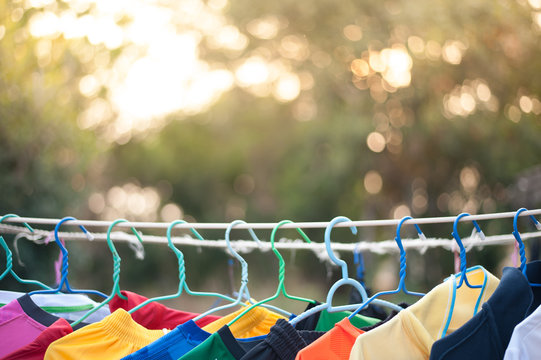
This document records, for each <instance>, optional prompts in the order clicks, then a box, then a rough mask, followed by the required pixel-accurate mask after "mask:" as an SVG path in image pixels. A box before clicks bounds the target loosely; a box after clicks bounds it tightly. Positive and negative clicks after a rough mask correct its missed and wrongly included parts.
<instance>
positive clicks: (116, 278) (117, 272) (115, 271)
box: [71, 219, 143, 328]
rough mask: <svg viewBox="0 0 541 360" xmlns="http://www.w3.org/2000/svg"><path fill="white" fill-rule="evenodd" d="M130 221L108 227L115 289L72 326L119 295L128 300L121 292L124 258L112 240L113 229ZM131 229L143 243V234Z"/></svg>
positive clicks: (117, 222)
mask: <svg viewBox="0 0 541 360" xmlns="http://www.w3.org/2000/svg"><path fill="white" fill-rule="evenodd" d="M124 222H126V223H127V222H128V220H125V219H118V220H115V221H113V222H112V223H111V225H109V228H108V229H107V245H109V250H110V251H111V254H112V255H113V290H112V291H111V295H109V296H108V297H107V299H105V300H103V301H102V302H101V303H100V304H99V305H97V306H96V307H95V308H93V309H91V310H89V311H88V312H87V313H86V314H84V315H83V316H82V317H81V318H80V319H79V320H77V321H75V322H73V323H71V327H72V328H73V327H75V326H77V325H79V324H80V323H81V322H82V321H84V320H85V319H86V318H88V317H89V316H90V315H92V314H93V313H95V312H96V311H98V310H99V309H101V308H102V307H103V306H105V305H107V304H108V303H109V302H110V301H111V300H112V299H113V298H114V297H115V295H117V296H118V297H120V298H122V299H124V300H126V299H127V298H126V297H125V296H124V295H122V293H121V292H120V285H119V283H120V261H121V260H122V259H121V258H120V256H119V255H118V252H117V251H116V248H115V245H114V244H113V241H112V240H111V231H112V230H113V228H114V227H115V226H116V225H117V224H120V223H124ZM131 231H132V232H133V234H134V235H135V236H136V237H137V239H138V240H139V241H140V242H141V243H142V242H143V239H141V236H140V235H139V233H138V232H137V230H135V228H134V227H133V226H132V227H131Z"/></svg>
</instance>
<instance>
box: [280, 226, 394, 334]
mask: <svg viewBox="0 0 541 360" xmlns="http://www.w3.org/2000/svg"><path fill="white" fill-rule="evenodd" d="M349 221H351V220H350V219H348V218H347V217H345V216H338V217H335V218H334V219H332V220H331V222H330V223H329V225H327V227H326V228H325V248H326V249H327V254H328V255H329V257H330V258H331V260H332V261H333V262H334V263H335V264H336V265H338V266H340V267H341V268H342V278H341V279H340V280H338V281H337V282H335V283H334V284H333V285H332V286H331V288H330V289H329V292H328V293H327V300H326V302H325V303H323V304H321V305H318V306H316V307H313V308H311V309H309V310H307V311H305V312H303V313H302V314H300V315H299V316H297V317H295V318H293V319H292V320H290V324H291V325H293V326H295V325H296V324H297V323H298V322H299V321H301V320H303V319H306V318H307V317H309V316H311V315H313V314H316V313H318V312H320V311H322V310H327V311H328V312H337V311H353V310H356V309H357V308H358V307H359V306H360V305H361V304H350V305H344V306H336V307H335V306H332V299H333V296H334V294H335V292H336V290H337V289H338V288H339V287H341V286H343V285H351V286H353V287H354V288H355V289H357V290H358V291H359V293H360V294H361V299H362V301H363V302H365V301H366V300H367V299H368V295H367V294H366V290H365V288H364V287H363V286H362V285H361V284H360V283H359V282H358V281H357V280H355V279H352V278H350V277H349V275H348V268H347V264H346V262H345V261H344V260H341V259H338V258H337V257H336V255H335V254H334V252H333V250H332V248H331V231H332V228H333V227H334V225H336V224H338V223H341V222H349ZM350 230H351V232H352V234H354V235H355V234H357V228H356V227H354V226H350ZM374 303H375V304H379V305H382V306H387V307H389V308H391V309H393V310H397V311H400V310H402V308H401V307H400V306H398V305H396V304H393V303H391V302H388V301H385V300H380V299H376V300H375V301H374Z"/></svg>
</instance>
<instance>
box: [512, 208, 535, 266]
mask: <svg viewBox="0 0 541 360" xmlns="http://www.w3.org/2000/svg"><path fill="white" fill-rule="evenodd" d="M524 211H528V209H526V208H520V209H518V210H517V212H516V213H515V216H514V218H513V236H514V237H515V239H516V240H517V243H518V249H519V254H520V270H521V271H522V273H523V274H524V275H526V250H525V249H524V242H522V238H521V237H520V233H519V232H518V224H517V222H518V217H519V216H520V214H521V213H522V212H524ZM529 217H530V219H532V221H533V223H534V225H535V227H536V228H537V229H538V230H541V224H540V223H539V221H537V219H536V218H535V217H533V215H529Z"/></svg>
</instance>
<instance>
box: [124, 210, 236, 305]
mask: <svg viewBox="0 0 541 360" xmlns="http://www.w3.org/2000/svg"><path fill="white" fill-rule="evenodd" d="M178 224H187V222H186V221H184V220H175V221H173V222H172V223H171V224H170V225H169V227H168V228H167V245H168V246H169V248H171V250H173V252H174V253H175V255H176V256H177V260H178V280H179V282H178V291H177V292H176V293H175V294H172V295H164V296H158V297H155V298H151V299H148V300H146V301H144V302H142V303H141V304H139V305H137V306H136V307H134V308H133V309H131V310H130V311H128V312H129V313H130V314H133V313H134V312H136V311H137V310H139V309H140V308H142V307H143V306H145V305H147V304H149V303H151V302H155V301H161V300H169V299H174V298H177V297H179V296H180V294H182V289H186V292H187V293H190V290H189V289H188V286H187V285H186V268H185V266H184V254H182V252H181V251H180V250H179V249H177V248H176V247H175V245H174V244H173V240H172V239H171V231H172V230H173V228H174V227H175V226H176V225H178ZM190 230H191V231H192V233H193V234H194V235H195V236H196V237H197V238H198V239H199V240H204V239H203V237H202V236H201V235H200V234H199V233H198V232H197V231H196V230H195V229H194V228H190ZM192 294H193V295H202V296H218V297H222V298H223V299H226V300H231V301H235V299H232V298H229V297H227V296H224V295H221V294H213V293H193V292H192Z"/></svg>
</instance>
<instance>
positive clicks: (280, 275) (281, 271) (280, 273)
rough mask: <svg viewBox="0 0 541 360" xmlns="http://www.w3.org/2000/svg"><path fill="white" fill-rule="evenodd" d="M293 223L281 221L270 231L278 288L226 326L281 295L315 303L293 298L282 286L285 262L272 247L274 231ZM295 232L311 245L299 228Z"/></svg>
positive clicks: (299, 298) (313, 302)
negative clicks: (276, 259)
mask: <svg viewBox="0 0 541 360" xmlns="http://www.w3.org/2000/svg"><path fill="white" fill-rule="evenodd" d="M292 223H293V221H291V220H283V221H280V222H279V223H278V224H277V225H276V226H275V227H274V228H273V229H272V233H271V238H270V243H271V247H272V251H273V252H274V254H275V255H276V258H278V286H277V287H276V293H275V294H274V295H273V296H271V297H269V298H267V299H264V300H261V301H259V302H257V303H255V304H253V305H251V306H249V307H248V308H247V309H245V310H244V311H243V312H242V313H240V314H239V315H237V316H236V317H235V318H234V319H233V320H231V321H230V322H229V323H228V324H227V325H228V326H231V325H233V323H235V321H237V320H238V319H240V318H241V317H243V316H244V315H245V314H246V313H248V312H249V311H250V310H252V309H253V308H255V307H256V306H259V305H262V304H265V303H267V302H269V301H272V300H275V299H276V298H278V296H279V295H280V293H281V294H283V295H284V296H285V297H286V298H288V299H291V300H298V301H304V302H308V303H311V304H315V303H316V301H315V300H311V299H305V298H303V297H298V296H293V295H289V294H288V293H287V292H286V288H285V285H284V281H285V261H284V258H283V257H282V255H281V254H280V252H279V251H278V250H276V247H275V245H274V237H275V235H276V231H277V230H278V228H280V226H282V225H284V224H292ZM296 230H297V232H298V233H299V234H300V235H301V237H302V238H303V239H304V241H306V242H307V243H311V241H310V239H309V238H308V236H307V235H306V234H305V233H304V231H302V230H301V229H300V228H296Z"/></svg>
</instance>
